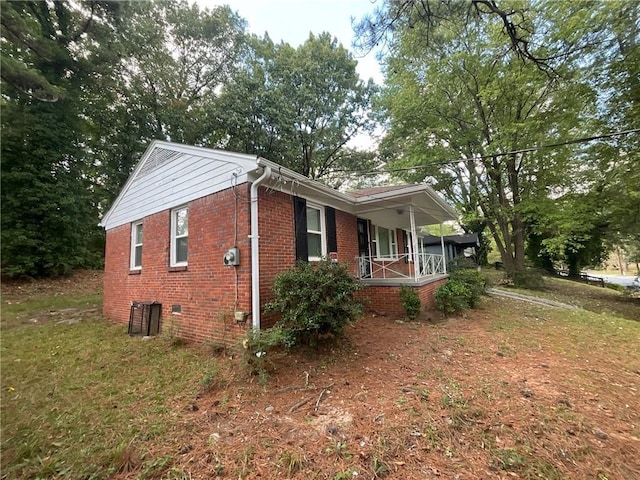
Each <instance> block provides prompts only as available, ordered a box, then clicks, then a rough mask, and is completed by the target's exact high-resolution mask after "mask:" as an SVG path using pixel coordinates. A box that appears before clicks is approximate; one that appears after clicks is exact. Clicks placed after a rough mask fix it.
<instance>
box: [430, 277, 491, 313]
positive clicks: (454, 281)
mask: <svg viewBox="0 0 640 480" xmlns="http://www.w3.org/2000/svg"><path fill="white" fill-rule="evenodd" d="M486 290H487V280H486V279H485V278H484V276H483V275H482V274H481V273H480V272H478V271H477V270H475V269H469V268H461V269H455V270H453V271H452V272H451V273H450V275H449V281H448V282H447V283H445V284H444V285H442V286H441V287H439V288H438V289H437V290H436V306H437V307H438V308H439V309H440V310H442V311H444V312H445V313H447V314H449V313H456V312H460V311H463V310H466V309H468V308H473V307H475V306H476V305H477V304H478V301H479V300H480V296H481V295H483V294H484V293H485V292H486Z"/></svg>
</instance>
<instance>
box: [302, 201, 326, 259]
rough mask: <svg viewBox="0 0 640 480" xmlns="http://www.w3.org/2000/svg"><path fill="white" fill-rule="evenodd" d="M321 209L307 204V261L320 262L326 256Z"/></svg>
mask: <svg viewBox="0 0 640 480" xmlns="http://www.w3.org/2000/svg"><path fill="white" fill-rule="evenodd" d="M326 245H327V242H326V240H325V228H324V215H323V210H322V207H315V206H312V205H309V204H307V246H308V249H309V260H321V259H322V257H324V256H326V255H327V249H326Z"/></svg>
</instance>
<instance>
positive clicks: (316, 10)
mask: <svg viewBox="0 0 640 480" xmlns="http://www.w3.org/2000/svg"><path fill="white" fill-rule="evenodd" d="M194 1H196V2H197V3H198V4H199V5H200V6H201V7H207V8H211V7H213V6H215V5H222V4H227V5H229V6H230V7H231V9H232V10H234V11H236V12H237V13H238V14H239V15H240V16H241V17H242V18H244V19H245V20H247V22H248V24H249V25H248V29H249V31H250V32H252V33H255V34H257V35H260V36H262V35H263V34H264V33H265V32H268V33H269V37H271V40H273V41H274V42H276V43H278V42H280V41H281V40H282V41H284V42H287V43H289V44H290V45H292V46H293V47H297V46H298V45H300V44H302V43H304V41H305V40H306V39H307V38H308V37H309V33H310V32H313V33H314V34H318V33H322V32H329V33H330V34H331V35H332V36H334V37H336V38H337V39H338V42H340V43H342V45H343V46H344V47H345V48H348V49H349V50H351V51H352V53H353V56H354V58H355V59H356V60H357V61H358V68H357V69H358V73H359V74H360V77H361V78H362V79H363V80H365V81H367V80H368V79H369V78H373V80H374V81H375V82H376V83H378V84H381V83H382V80H383V77H382V73H381V71H380V66H379V64H378V62H377V60H376V58H375V53H374V52H370V53H368V54H367V55H364V56H361V55H358V54H356V53H355V52H354V51H353V47H352V45H351V44H352V41H353V28H352V27H351V19H352V18H355V20H356V21H357V20H360V19H361V18H362V17H363V16H364V15H366V14H367V13H371V12H373V10H374V9H375V8H376V7H377V6H379V5H380V3H381V2H382V0H194Z"/></svg>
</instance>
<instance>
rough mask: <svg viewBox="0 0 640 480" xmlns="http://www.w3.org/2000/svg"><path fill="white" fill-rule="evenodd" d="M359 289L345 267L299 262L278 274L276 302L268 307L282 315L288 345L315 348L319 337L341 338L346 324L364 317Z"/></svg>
mask: <svg viewBox="0 0 640 480" xmlns="http://www.w3.org/2000/svg"><path fill="white" fill-rule="evenodd" d="M359 289H360V284H359V283H358V281H357V280H356V279H355V278H354V277H353V276H352V275H351V274H349V271H348V268H347V266H346V265H343V264H339V263H333V262H331V261H330V260H323V261H321V262H317V263H315V264H310V263H305V262H299V263H298V264H297V265H296V266H295V268H292V269H289V270H287V271H285V272H282V273H279V274H278V275H276V277H275V279H274V284H273V293H274V295H275V300H274V301H273V302H271V303H269V304H268V305H267V307H266V308H267V310H270V311H277V312H280V313H281V314H282V318H281V319H280V320H279V321H278V324H277V325H278V326H279V327H280V328H282V329H283V331H285V332H286V335H287V339H288V344H289V345H291V346H292V345H297V344H301V343H308V344H311V345H314V344H315V343H316V342H317V339H318V337H319V336H320V335H323V334H332V335H336V336H339V335H341V334H342V332H343V329H344V327H345V325H347V324H348V323H349V322H351V321H353V320H355V319H356V318H357V317H358V316H359V315H361V314H362V306H361V304H360V303H359V302H358V301H356V299H355V293H356V292H357V291H358V290H359Z"/></svg>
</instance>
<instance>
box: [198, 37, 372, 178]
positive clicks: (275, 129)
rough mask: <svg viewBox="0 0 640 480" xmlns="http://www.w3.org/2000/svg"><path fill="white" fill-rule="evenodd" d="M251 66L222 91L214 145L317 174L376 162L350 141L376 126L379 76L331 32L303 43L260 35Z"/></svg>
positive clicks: (253, 45) (248, 63)
mask: <svg viewBox="0 0 640 480" xmlns="http://www.w3.org/2000/svg"><path fill="white" fill-rule="evenodd" d="M250 45H251V48H250V50H249V52H248V53H247V55H246V57H245V62H244V67H243V69H242V70H241V71H240V72H239V73H238V74H237V75H236V76H235V77H234V79H233V81H232V82H230V83H229V84H228V85H227V86H225V87H224V88H223V89H222V94H221V99H220V103H219V104H218V105H217V110H218V112H219V113H218V118H219V123H218V128H217V129H216V132H217V138H214V137H211V140H210V143H211V144H213V145H216V146H221V147H224V148H228V149H230V150H236V151H242V152H246V153H254V154H258V155H262V156H264V157H265V158H268V159H271V160H274V161H276V162H278V163H280V164H282V165H283V166H286V167H289V168H291V169H293V170H295V171H297V172H299V173H301V174H303V175H305V176H309V177H311V178H314V179H318V178H327V176H330V174H331V173H332V172H335V171H336V170H339V169H344V168H345V167H346V168H347V169H353V168H354V167H356V166H358V167H359V166H363V165H362V164H363V163H365V164H366V163H369V162H371V161H372V160H373V158H372V156H371V155H370V154H367V153H361V152H358V151H356V150H354V149H352V148H349V147H348V146H347V144H348V142H349V141H350V140H351V139H353V138H354V137H355V136H356V135H357V134H359V133H361V132H365V131H368V130H370V129H371V128H372V121H371V119H370V118H369V116H368V108H369V102H370V97H371V95H372V93H373V91H374V87H373V84H372V82H371V81H370V82H369V84H364V83H363V82H362V81H361V80H360V79H359V77H358V74H357V72H356V69H355V67H356V61H355V60H353V58H352V56H351V54H350V53H349V52H348V51H347V50H346V49H345V48H344V47H342V45H339V44H338V43H337V41H336V39H335V38H331V36H330V35H329V34H328V33H323V34H321V35H319V36H317V37H316V36H314V35H313V34H311V35H310V36H309V38H308V39H307V41H306V42H305V43H304V44H302V45H300V46H299V47H298V48H293V47H291V46H290V45H289V44H287V43H280V44H277V45H276V44H274V43H273V42H272V41H271V40H270V39H269V37H268V36H265V37H264V38H257V37H253V38H252V39H251V42H250Z"/></svg>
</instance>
